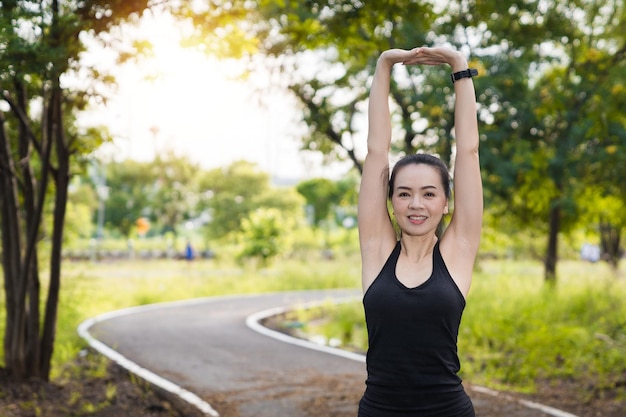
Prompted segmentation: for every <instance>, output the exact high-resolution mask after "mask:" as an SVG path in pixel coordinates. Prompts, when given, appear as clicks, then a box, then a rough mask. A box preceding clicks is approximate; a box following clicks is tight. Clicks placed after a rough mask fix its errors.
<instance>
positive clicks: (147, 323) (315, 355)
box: [79, 290, 576, 417]
mask: <svg viewBox="0 0 626 417" xmlns="http://www.w3.org/2000/svg"><path fill="white" fill-rule="evenodd" d="M359 297H360V291H358V290H320V291H302V292H285V293H272V294H260V295H249V296H227V297H212V298H203V299H194V300H189V301H182V302H174V303H164V304H155V305H148V306H141V307H133V308H129V309H125V310H120V311H116V312H112V313H107V314H104V315H101V316H98V317H96V318H93V319H90V320H87V321H85V322H84V323H82V324H81V325H80V326H79V334H80V335H81V337H83V338H84V339H86V340H87V341H88V342H89V344H90V345H91V346H92V347H93V348H94V349H96V350H98V351H99V352H101V353H102V354H104V355H105V356H107V357H109V358H110V359H112V360H114V361H115V362H117V363H119V364H120V365H121V366H123V367H124V368H127V369H128V370H129V371H130V372H132V373H134V374H137V375H138V376H139V377H141V378H143V379H145V380H147V381H148V382H150V383H152V384H154V385H156V386H158V387H160V388H162V389H165V390H166V391H169V392H171V393H174V394H175V395H178V396H179V397H181V398H182V399H183V400H185V401H186V402H188V403H190V404H192V405H193V406H195V407H196V408H197V409H198V410H199V411H200V412H201V413H202V414H203V415H205V416H211V417H231V416H232V417H236V416H238V417H248V416H254V417H300V416H303V417H304V416H333V417H340V416H341V417H343V416H346V417H347V416H352V417H354V416H356V410H357V404H358V400H359V398H360V396H361V394H362V392H363V388H364V380H365V375H366V374H365V364H364V362H365V360H364V357H363V356H362V355H357V354H353V353H349V352H345V351H342V350H339V349H332V348H326V347H321V346H317V345H314V344H311V343H308V342H305V341H302V340H299V339H293V338H290V337H288V336H286V335H284V334H282V333H278V332H273V331H271V330H269V329H266V328H264V327H262V326H260V325H259V324H258V320H260V319H261V318H262V317H264V316H268V315H272V314H277V313H279V312H281V311H283V310H284V309H289V308H293V307H298V306H305V305H307V304H310V303H319V302H325V301H327V300H333V301H335V302H339V301H342V300H345V299H354V298H359ZM252 330H256V331H252ZM267 336H272V337H267ZM285 342H287V343H285ZM294 345H300V346H305V347H309V349H303V348H301V347H298V346H294ZM469 390H470V391H471V396H472V399H473V401H474V404H475V406H476V409H477V414H478V415H479V416H481V417H496V415H507V417H547V416H553V417H576V416H574V415H572V414H569V413H565V412H562V411H560V410H556V409H553V408H550V407H546V406H543V405H541V404H536V403H531V402H520V401H517V400H510V401H509V400H506V401H505V400H504V399H503V398H502V396H501V395H499V394H498V393H497V392H494V391H491V390H488V389H485V388H481V387H470V388H469ZM493 402H498V414H491V415H487V414H484V413H481V412H480V410H481V408H484V409H485V410H487V409H489V410H493V409H494V406H493V405H494V404H492V403H493Z"/></svg>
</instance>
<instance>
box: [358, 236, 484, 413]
mask: <svg viewBox="0 0 626 417" xmlns="http://www.w3.org/2000/svg"><path fill="white" fill-rule="evenodd" d="M400 248H401V245H400V242H398V243H397V244H396V246H395V248H394V250H393V252H392V253H391V255H390V256H389V258H388V259H387V261H386V263H385V265H384V266H383V269H382V270H381V272H380V274H379V275H378V276H377V277H376V279H375V280H374V282H373V283H372V284H371V285H370V287H369V288H368V290H367V291H366V293H365V295H364V296H363V306H364V308H365V320H366V323H367V331H368V336H369V349H368V352H367V374H368V376H367V381H366V384H367V389H366V392H365V394H364V396H363V399H362V400H361V404H360V410H359V415H360V416H369V415H372V416H376V417H382V416H395V415H403V416H407V415H419V416H427V415H428V416H430V415H433V416H435V415H436V416H471V415H474V412H473V407H472V404H471V401H470V399H469V397H468V396H467V395H466V394H465V391H464V389H463V386H462V384H461V378H459V376H458V375H457V372H458V371H459V369H460V364H459V358H458V355H457V336H458V332H459V324H460V322H461V316H462V314H463V310H464V308H465V299H464V297H463V295H462V294H461V291H460V290H459V288H458V287H457V285H456V283H455V282H454V280H453V279H452V277H451V276H450V273H449V272H448V269H447V268H446V265H445V263H444V261H443V258H442V257H441V252H440V251H439V243H438V242H437V244H436V245H435V247H434V249H433V270H432V275H431V276H430V277H429V278H428V280H426V281H425V282H424V283H423V284H421V285H419V286H417V287H415V288H407V287H406V286H405V285H403V284H402V283H401V282H400V281H399V280H398V278H397V277H396V273H395V270H396V264H397V262H398V257H399V255H400ZM407 413H408V414H407Z"/></svg>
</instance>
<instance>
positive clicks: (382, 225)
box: [358, 49, 416, 289]
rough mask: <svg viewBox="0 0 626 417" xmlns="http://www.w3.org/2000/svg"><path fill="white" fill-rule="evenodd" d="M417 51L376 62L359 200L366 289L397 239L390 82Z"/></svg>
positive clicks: (385, 55)
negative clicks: (390, 203)
mask: <svg viewBox="0 0 626 417" xmlns="http://www.w3.org/2000/svg"><path fill="white" fill-rule="evenodd" d="M415 54H416V52H415V50H412V51H407V50H401V49H392V50H388V51H385V52H383V53H382V54H381V55H380V57H379V59H378V62H377V64H376V71H375V73H374V78H373V81H372V87H371V90H370V96H369V107H368V136H367V156H366V157H365V163H364V164H363V175H362V177H361V187H360V191H359V202H358V226H359V243H360V247H361V258H362V265H363V270H362V279H363V288H364V289H367V287H368V286H369V284H370V283H371V282H372V281H373V280H374V279H375V278H376V275H377V274H378V272H379V271H380V269H381V268H382V266H383V264H384V262H385V260H386V259H387V257H388V256H389V254H390V253H391V251H392V249H393V246H394V245H395V242H396V234H395V231H394V229H393V226H392V223H391V220H390V218H389V212H388V210H387V187H388V184H389V148H390V144H391V115H390V111H389V83H390V80H391V70H392V68H393V66H394V64H396V63H400V62H405V61H406V60H408V59H410V58H411V57H412V56H414V55H415Z"/></svg>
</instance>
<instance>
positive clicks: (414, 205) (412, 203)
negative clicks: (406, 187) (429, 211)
mask: <svg viewBox="0 0 626 417" xmlns="http://www.w3.org/2000/svg"><path fill="white" fill-rule="evenodd" d="M421 206H422V201H421V200H420V199H419V197H414V198H412V199H411V201H410V202H409V208H412V209H414V208H419V207H421Z"/></svg>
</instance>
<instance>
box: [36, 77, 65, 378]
mask: <svg viewBox="0 0 626 417" xmlns="http://www.w3.org/2000/svg"><path fill="white" fill-rule="evenodd" d="M57 83H58V80H57ZM62 97H63V95H62V92H61V89H60V87H58V84H57V87H56V88H55V91H54V92H53V96H52V100H51V101H52V104H51V114H52V119H53V123H52V131H51V134H52V137H53V138H54V142H55V145H56V155H57V164H58V166H57V169H56V170H55V176H54V181H55V185H56V189H55V203H54V213H53V226H52V248H51V253H50V287H49V289H48V297H47V299H46V310H45V316H44V325H43V333H42V337H41V358H40V362H39V372H40V375H42V376H43V377H44V378H45V379H46V380H47V379H49V377H50V365H51V362H52V353H53V351H54V339H55V336H56V323H57V310H58V304H59V292H60V290H61V255H62V252H63V228H64V225H65V212H66V208H67V197H68V185H69V177H70V175H69V173H70V152H69V149H68V144H67V143H66V140H65V134H64V131H63V124H62Z"/></svg>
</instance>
